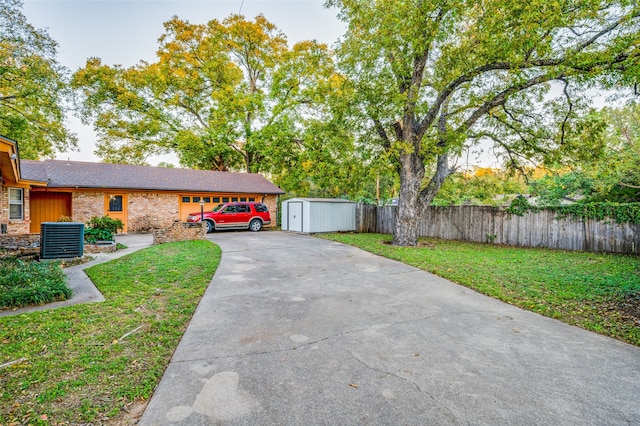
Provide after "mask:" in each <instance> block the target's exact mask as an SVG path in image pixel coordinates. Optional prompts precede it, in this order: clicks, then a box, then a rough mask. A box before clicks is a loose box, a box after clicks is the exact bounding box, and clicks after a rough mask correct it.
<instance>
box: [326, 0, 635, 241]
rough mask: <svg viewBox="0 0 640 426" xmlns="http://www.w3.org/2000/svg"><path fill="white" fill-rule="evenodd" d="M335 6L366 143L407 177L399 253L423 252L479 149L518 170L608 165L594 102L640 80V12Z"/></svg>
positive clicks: (543, 6) (540, 5) (538, 4)
mask: <svg viewBox="0 0 640 426" xmlns="http://www.w3.org/2000/svg"><path fill="white" fill-rule="evenodd" d="M327 4H328V5H329V6H335V7H337V8H338V9H339V13H340V15H339V16H340V17H341V18H342V19H343V20H344V21H345V22H346V23H347V25H348V29H347V33H346V35H345V36H344V38H343V40H342V41H341V44H340V47H339V49H338V52H337V54H338V58H339V61H338V63H339V68H340V70H341V71H342V72H343V74H344V76H345V84H346V85H347V86H349V87H350V89H351V92H350V93H353V98H352V100H351V103H350V106H349V108H350V112H351V114H352V117H353V118H352V119H353V120H354V122H357V123H359V124H360V127H359V128H358V131H359V133H360V135H361V143H364V144H366V145H368V146H370V147H371V148H372V150H377V151H378V152H379V153H380V156H381V157H385V158H388V161H389V162H391V163H392V164H394V165H395V167H396V169H397V172H398V174H399V177H400V193H399V209H398V215H397V222H396V227H395V234H394V244H396V245H415V244H416V242H417V229H418V223H419V220H420V215H421V212H422V211H423V207H424V206H426V205H428V204H429V203H430V202H431V201H432V200H433V198H434V197H435V195H436V194H437V193H438V191H439V189H440V187H441V186H442V183H443V182H444V180H445V179H446V178H447V177H448V176H450V175H451V174H452V173H453V172H454V169H453V168H452V167H451V165H450V161H449V160H450V157H451V156H455V155H457V154H458V153H459V152H460V150H461V149H462V147H463V146H465V144H467V143H469V141H474V140H491V141H493V142H494V143H495V144H497V145H499V146H501V147H502V149H503V150H504V152H506V153H507V155H508V157H509V159H510V161H511V163H512V165H513V166H515V167H518V165H519V164H518V163H519V159H521V158H538V159H540V160H541V161H544V160H549V161H550V160H557V159H558V158H560V157H562V156H567V155H570V156H577V155H582V154H585V153H587V154H591V153H597V152H599V151H601V149H602V146H601V142H602V139H601V138H600V137H599V136H598V135H599V132H600V131H601V128H599V127H598V123H597V121H590V120H589V119H588V118H589V117H585V116H584V115H582V114H579V111H580V110H581V107H582V106H583V105H584V103H585V102H584V101H583V100H582V99H583V98H584V96H583V95H584V93H585V92H586V90H587V89H589V88H593V87H598V86H603V87H607V88H609V89H618V88H621V87H634V86H637V84H638V80H639V79H640V72H639V71H640V69H639V64H640V63H639V61H638V58H639V57H640V56H639V55H638V53H639V49H638V47H639V45H638V39H639V38H640V31H638V30H639V28H638V22H639V11H640V9H639V6H638V5H637V3H636V2H634V1H613V2H610V1H607V2H604V1H591V0H582V1H553V2H549V1H547V0H532V1H527V2H513V1H503V0H492V1H479V2H478V1H464V0H450V1H440V0H438V1H435V0H411V1H405V2H398V1H394V0H377V1H374V2H371V1H368V0H329V1H328V2H327Z"/></svg>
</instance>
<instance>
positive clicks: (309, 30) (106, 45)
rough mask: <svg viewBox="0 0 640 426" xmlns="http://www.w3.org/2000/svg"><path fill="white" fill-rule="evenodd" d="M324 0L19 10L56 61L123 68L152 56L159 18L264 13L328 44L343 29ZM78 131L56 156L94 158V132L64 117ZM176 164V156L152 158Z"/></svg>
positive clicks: (111, 2) (72, 4)
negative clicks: (54, 50)
mask: <svg viewBox="0 0 640 426" xmlns="http://www.w3.org/2000/svg"><path fill="white" fill-rule="evenodd" d="M323 4H324V0H24V8H23V13H24V15H25V16H26V17H27V21H28V22H29V23H30V24H31V25H33V26H34V27H36V28H45V29H47V31H48V33H49V35H50V36H51V38H52V39H54V40H55V41H56V42H57V43H58V45H59V46H58V62H59V63H60V64H61V65H63V66H65V67H67V68H69V69H70V70H71V71H72V72H74V71H76V70H77V69H79V68H82V67H83V66H84V64H85V62H86V60H87V58H90V57H98V58H100V59H102V62H103V63H104V64H107V65H121V66H123V67H125V68H127V67H130V66H133V65H135V64H137V63H138V62H139V61H141V60H144V61H147V62H154V61H155V52H156V50H157V47H158V45H157V40H158V38H159V37H160V36H161V35H162V33H163V32H164V28H163V23H164V22H166V21H168V20H169V19H171V17H173V16H178V17H179V18H180V19H183V20H187V21H189V22H191V23H193V24H201V23H206V22H208V21H210V20H212V19H218V20H222V19H224V18H226V17H228V16H229V15H231V14H237V13H240V14H242V15H244V16H245V17H246V18H247V19H253V18H255V17H256V16H257V15H259V14H262V15H264V16H265V17H266V18H267V20H269V21H271V22H272V23H273V24H275V25H276V27H277V28H278V29H280V30H281V31H282V32H283V33H284V34H285V35H286V36H287V39H288V41H289V43H290V44H293V43H296V42H298V41H302V40H317V41H319V42H322V43H327V44H328V45H330V46H331V45H333V44H334V43H335V42H336V41H337V40H338V39H339V37H340V36H341V35H342V34H343V33H344V28H345V26H344V23H342V22H340V21H339V20H338V19H337V17H336V13H337V12H336V10H335V9H326V8H324V6H323ZM68 121H69V128H70V129H71V131H73V132H74V133H76V134H77V135H78V140H79V143H78V147H79V148H80V151H79V152H74V151H71V152H64V153H60V154H58V155H57V156H56V158H57V159H60V160H75V161H99V159H98V157H96V155H95V154H94V153H93V151H94V149H95V140H96V136H95V133H94V132H93V129H92V128H91V127H90V126H84V125H82V123H81V122H80V120H79V119H77V118H74V117H69V120H68ZM160 161H165V162H170V163H173V164H174V165H176V166H178V161H177V159H176V157H175V156H163V157H154V158H150V159H149V163H150V164H151V165H156V164H157V163H158V162H160Z"/></svg>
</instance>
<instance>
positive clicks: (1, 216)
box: [0, 136, 284, 234]
mask: <svg viewBox="0 0 640 426" xmlns="http://www.w3.org/2000/svg"><path fill="white" fill-rule="evenodd" d="M0 172H1V180H0V200H1V201H0V206H1V208H0V224H1V226H2V229H1V231H2V232H3V233H12V234H18V233H39V232H40V224H41V223H42V222H55V221H57V220H58V219H60V218H61V217H63V216H67V217H71V218H73V220H75V221H79V222H87V221H88V220H89V219H90V218H91V217H93V216H109V217H112V218H114V219H120V220H122V222H123V223H124V224H125V229H124V232H136V231H144V230H148V229H150V228H157V227H166V226H168V225H170V224H172V223H173V222H174V221H176V220H183V221H184V220H186V218H187V215H188V214H189V213H192V212H199V211H200V201H204V208H205V209H211V208H213V207H214V206H215V205H217V204H219V203H222V202H227V201H262V202H264V203H265V204H266V205H267V206H268V207H269V211H271V214H272V215H273V216H274V217H275V213H276V205H277V197H278V195H280V194H283V193H284V192H283V191H282V190H281V189H280V188H278V187H277V186H275V185H273V184H272V183H271V182H269V181H268V180H267V179H265V178H264V177H262V176H261V175H259V174H255V173H234V172H216V171H203V170H189V169H178V168H163V167H149V166H133V165H125V164H110V163H89V162H79V161H61V160H44V161H32V160H20V159H19V152H18V146H17V144H16V143H15V142H14V141H12V140H10V139H7V138H4V137H1V136H0ZM272 223H275V221H273V222H272Z"/></svg>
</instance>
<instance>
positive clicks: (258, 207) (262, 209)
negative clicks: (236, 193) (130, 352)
mask: <svg viewBox="0 0 640 426" xmlns="http://www.w3.org/2000/svg"><path fill="white" fill-rule="evenodd" d="M254 207H255V208H256V211H257V212H260V213H262V212H268V211H269V209H268V208H267V206H265V205H264V204H262V203H259V204H254Z"/></svg>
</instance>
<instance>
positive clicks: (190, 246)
mask: <svg viewBox="0 0 640 426" xmlns="http://www.w3.org/2000/svg"><path fill="white" fill-rule="evenodd" d="M219 260H220V249H219V248H218V247H217V246H216V245H214V244H213V243H211V242H209V241H188V242H180V243H171V244H162V245H158V246H154V247H150V248H148V249H144V250H140V251H138V252H135V253H132V254H130V255H128V256H125V257H122V258H120V259H116V260H113V261H111V262H108V263H104V264H100V265H96V266H94V267H92V268H90V269H88V270H87V274H88V275H89V276H90V277H91V279H92V281H93V282H94V283H95V284H96V286H97V287H98V288H99V290H100V291H101V292H102V294H103V295H104V297H105V298H106V301H105V302H102V303H92V304H83V305H77V306H72V307H67V308H59V309H54V310H49V311H41V312H33V313H29V314H22V315H16V316H10V317H3V318H0V365H3V364H5V365H4V366H2V367H0V424H3V425H4V424H12V423H16V424H39V423H42V424H86V423H105V422H106V421H108V420H112V419H114V418H116V419H117V418H120V417H121V416H123V415H124V414H125V411H126V409H129V408H130V407H131V406H132V404H136V403H140V402H141V401H145V400H146V399H147V398H149V396H150V395H151V393H152V390H153V389H154V387H155V386H156V384H157V383H158V382H159V380H160V378H161V376H162V373H163V372H164V369H165V368H166V366H167V364H168V362H169V360H170V358H171V355H172V354H173V352H174V350H175V348H176V346H177V344H178V342H179V340H180V337H181V336H182V334H183V332H184V330H185V328H186V326H187V324H188V322H189V320H190V319H191V316H192V315H193V312H194V311H195V308H196V306H197V304H198V302H199V301H200V298H201V297H202V295H203V293H204V291H205V289H206V287H207V285H208V284H209V282H210V281H211V279H212V277H213V274H214V273H215V270H216V268H217V265H218V262H219ZM9 363H10V365H6V364H9Z"/></svg>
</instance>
